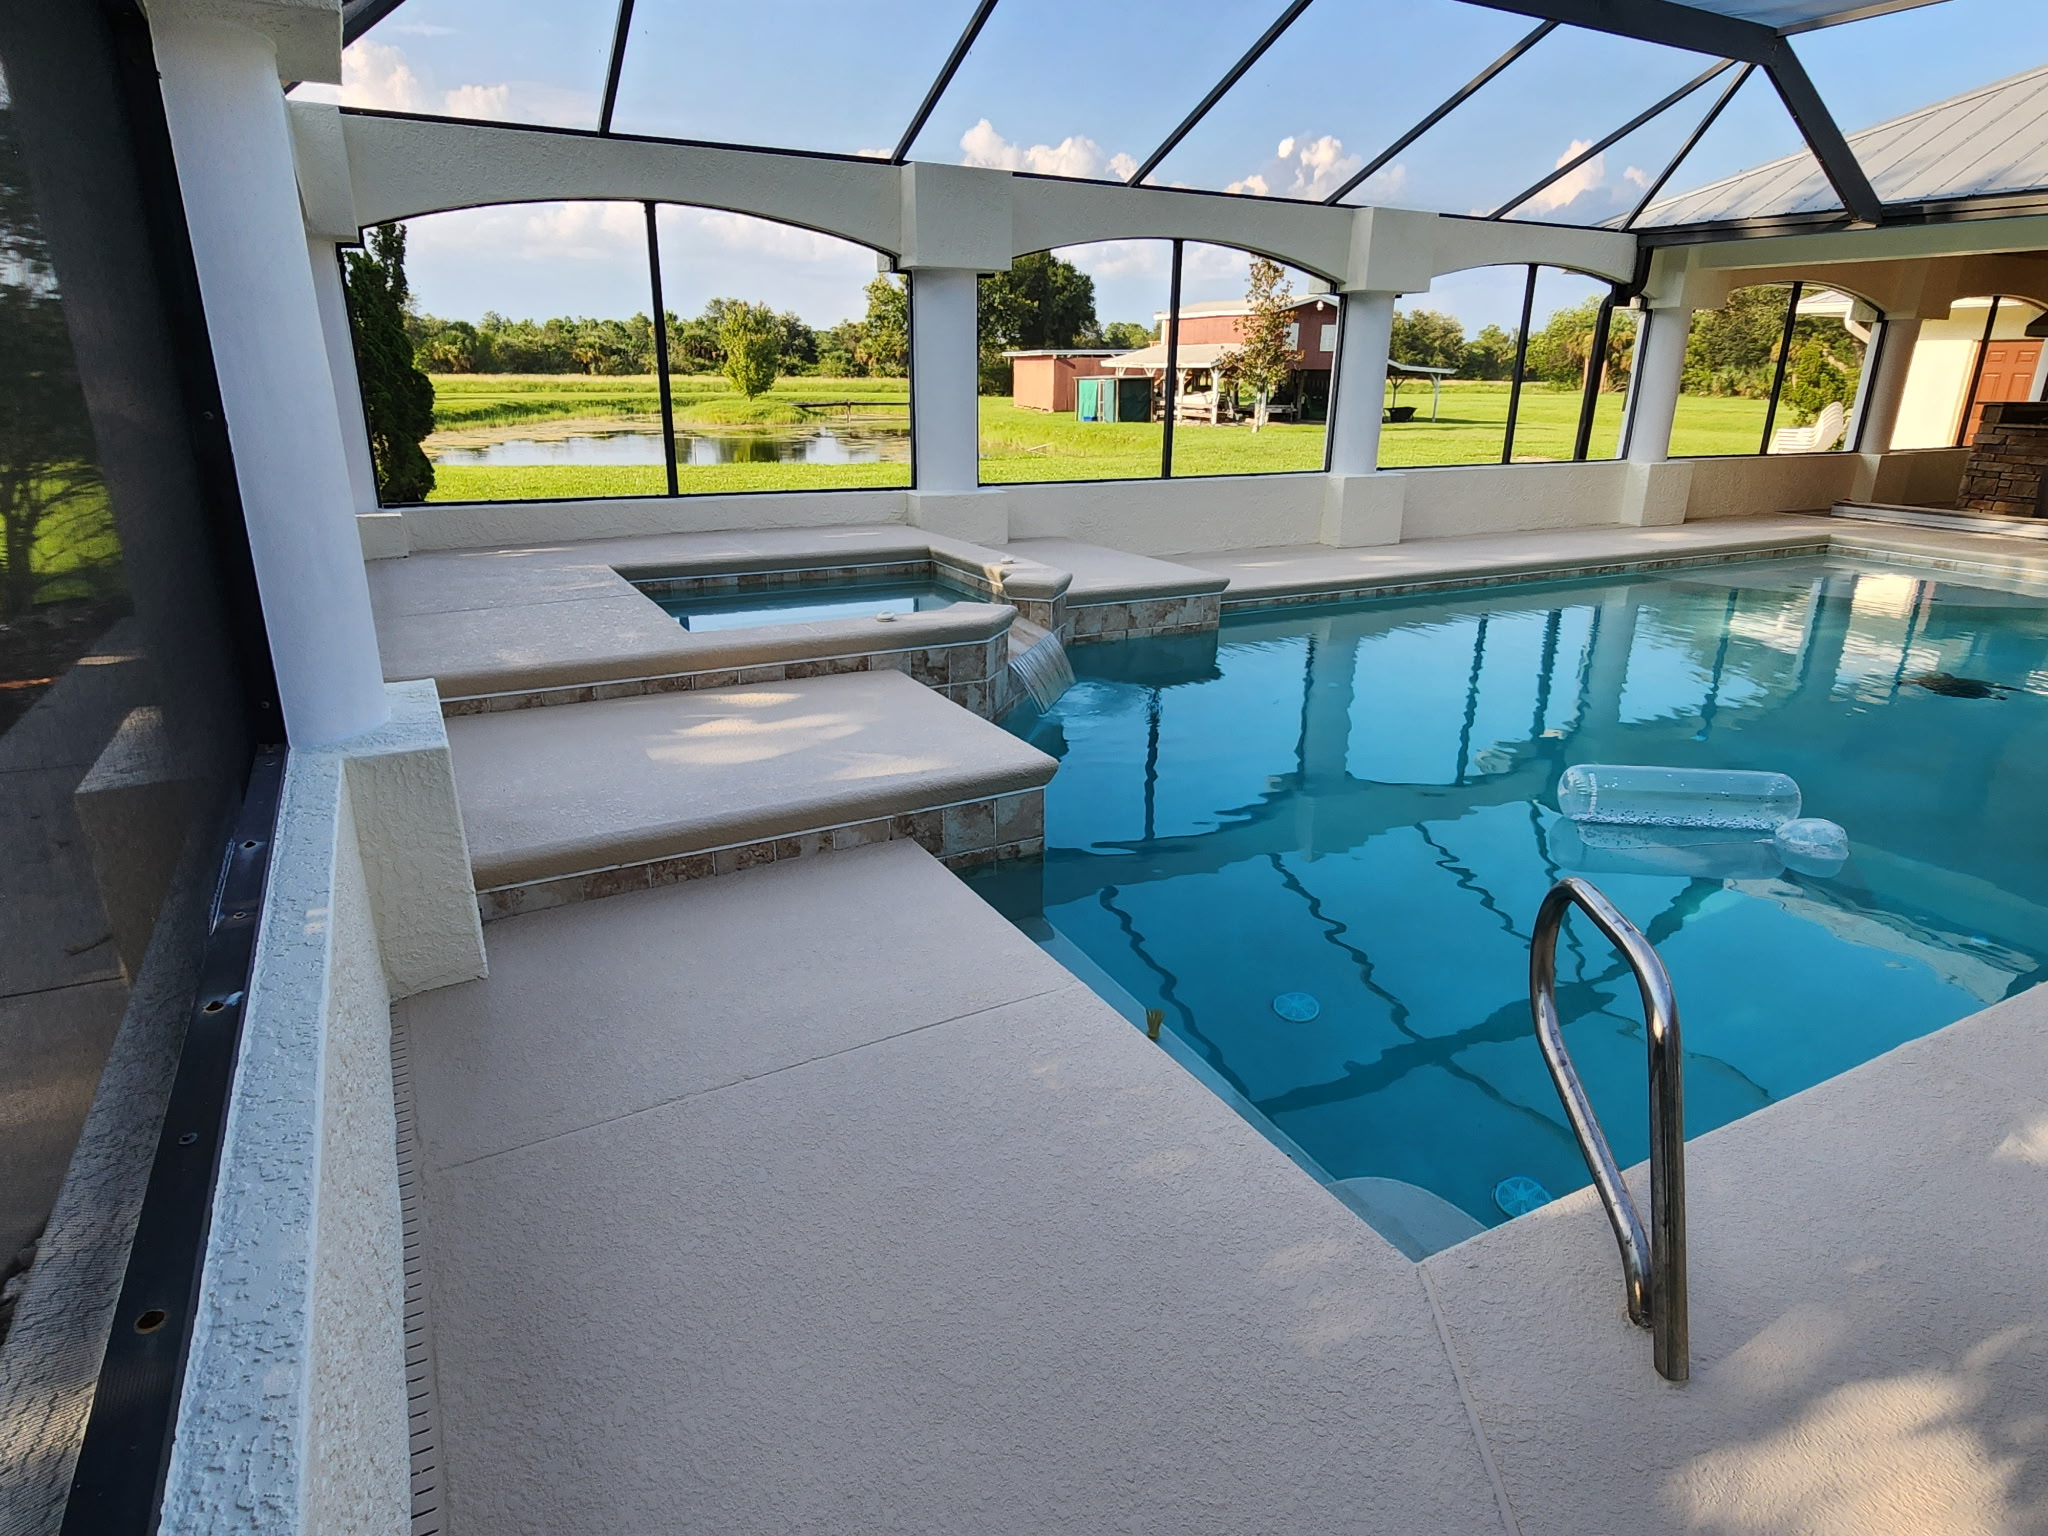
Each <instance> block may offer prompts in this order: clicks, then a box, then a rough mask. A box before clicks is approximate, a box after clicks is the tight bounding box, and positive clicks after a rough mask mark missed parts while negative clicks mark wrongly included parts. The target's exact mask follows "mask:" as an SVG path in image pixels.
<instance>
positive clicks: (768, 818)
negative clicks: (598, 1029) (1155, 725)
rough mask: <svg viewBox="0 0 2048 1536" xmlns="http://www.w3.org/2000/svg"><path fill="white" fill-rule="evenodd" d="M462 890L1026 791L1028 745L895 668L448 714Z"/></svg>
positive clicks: (1048, 768)
mask: <svg viewBox="0 0 2048 1536" xmlns="http://www.w3.org/2000/svg"><path fill="white" fill-rule="evenodd" d="M448 744H449V748H450V750H451V751H452V752H453V753H454V758H455V776H456V783H457V786H458V789H459V792H460V794H461V797H462V814H463V822H464V825H465V827H466V828H467V830H468V833H469V847H470V858H471V863H472V866H473V867H474V869H475V872H476V881H477V886H478V888H479V889H485V888H488V887H492V886H502V885H511V884H515V883H521V882H525V881H535V880H547V879H552V878H555V877H558V876H563V875H571V874H579V873H584V872H587V871H592V870H602V869H606V868H609V867H612V866H616V865H622V864H633V863H638V862H642V861H646V860H650V859H662V858H668V857H672V856H675V855H680V854H691V853H698V852H701V851H703V850H706V849H713V848H723V847H729V846H732V845H734V844H739V843H746V842H752V841H757V840H760V839H764V838H776V837H782V836H788V835H793V834H796V833H802V832H812V831H816V830H817V829H820V828H826V827H834V826H842V825H850V824H855V823H861V822H869V821H873V820H876V819H878V818H886V817H893V816H897V815H905V814H909V813H911V812H917V811H925V810H929V809H931V808H933V807H941V806H949V805H954V804H957V803H959V802H963V801H972V800H985V799H989V798H992V797H995V796H999V795H1009V794H1015V793H1018V792H1020V791H1024V790H1034V789H1039V788H1042V787H1043V786H1044V785H1045V783H1046V782H1047V781H1048V780H1050V779H1051V778H1052V775H1053V770H1054V768H1055V767H1056V766H1057V765H1056V764H1055V763H1054V761H1053V760H1052V759H1051V758H1050V757H1047V756H1046V755H1045V754H1044V753H1043V752H1040V751H1038V750H1037V749H1036V748H1035V747H1031V746H1028V745H1026V744H1025V743H1024V742H1022V741H1019V740H1018V739H1017V738H1016V737H1014V736H1012V735H1010V734H1009V733H1008V732H1007V731H1004V730H1002V729H1000V728H999V727H997V726H993V725H990V724H989V723H988V722H987V721H985V720H983V719H981V718H979V717H978V716H976V715H973V714H970V713H968V712H967V711H966V710H964V709H960V708H957V707H956V706H954V705H952V704H950V703H948V702H947V701H946V700H944V699H942V698H940V697H939V696H938V695H937V694H935V693H933V692H932V691H931V690H930V689H928V688H925V687H922V686H920V685H919V684H917V683H914V682H912V681H911V680H910V679H909V678H907V677H905V676H903V675H902V674H901V673H899V672H874V673H855V674H850V675H848V676H844V677H818V678H807V679H803V680H801V681H797V682H781V683H763V684H759V685H757V686H754V687H749V688H720V689H715V690H711V691H708V692H697V693H661V694H650V695H647V696H645V697H642V698H632V699H612V700H608V701H605V702H603V703H597V704H571V705H565V706H563V707H562V708H560V709H547V710H536V709H522V710H512V711H509V712H506V713H503V714H492V715H468V716H461V717H458V718H456V719H453V720H450V721H449V722H448Z"/></svg>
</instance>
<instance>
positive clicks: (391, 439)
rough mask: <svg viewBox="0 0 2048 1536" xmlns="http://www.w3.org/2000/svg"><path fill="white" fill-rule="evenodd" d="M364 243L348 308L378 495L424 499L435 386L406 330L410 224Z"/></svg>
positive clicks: (377, 231)
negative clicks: (426, 444) (425, 445)
mask: <svg viewBox="0 0 2048 1536" xmlns="http://www.w3.org/2000/svg"><path fill="white" fill-rule="evenodd" d="M364 246H365V248H364V249H363V250H360V251H350V252H349V253H348V308H349V316H350V318H351V319H352V320H353V322H354V328H355V337H356V377H357V379H358V381H359V382H360V384H361V386H362V392H363V416H364V418H365V420H366V421H367V423H368V426H369V430H370V458H371V459H372V461H373V462H374V463H375V464H376V467H377V494H378V496H379V497H380V498H381V499H382V500H384V501H387V502H392V501H425V500H426V499H427V492H429V491H431V490H432V489H433V488H434V466H433V463H432V461H431V460H429V459H428V458H427V456H426V454H425V453H424V452H423V451H421V448H420V443H421V442H422V441H423V440H424V439H425V438H426V436H427V434H428V433H429V432H432V431H433V430H434V385H433V381H432V380H430V379H429V378H428V377H427V376H426V375H425V374H424V373H422V372H421V371H420V368H419V365H418V364H417V363H416V362H415V361H414V360H413V351H412V338H411V337H410V336H408V335H407V334H406V331H405V305H406V300H407V297H408V290H407V288H406V283H405V227H404V226H403V225H400V224H379V225H378V226H377V227H376V228H374V229H372V230H371V231H369V238H368V239H367V240H366V241H365V242H364Z"/></svg>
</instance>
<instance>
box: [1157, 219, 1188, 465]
mask: <svg viewBox="0 0 2048 1536" xmlns="http://www.w3.org/2000/svg"><path fill="white" fill-rule="evenodd" d="M1181 252H1182V242H1181V241H1179V240H1176V241H1174V242H1173V275H1172V277H1171V279H1170V280H1169V281H1168V282H1167V285H1166V289H1167V291H1166V381H1165V383H1164V385H1163V386H1162V387H1161V389H1160V394H1161V395H1162V396H1163V397H1164V403H1163V404H1162V406H1161V408H1160V409H1161V417H1160V420H1161V424H1162V426H1163V427H1164V429H1165V430H1164V431H1162V432H1161V433H1160V435H1159V478H1160V479H1162V480H1171V479H1172V478H1173V415H1174V408H1175V407H1176V406H1177V405H1178V404H1179V403H1180V270H1181Z"/></svg>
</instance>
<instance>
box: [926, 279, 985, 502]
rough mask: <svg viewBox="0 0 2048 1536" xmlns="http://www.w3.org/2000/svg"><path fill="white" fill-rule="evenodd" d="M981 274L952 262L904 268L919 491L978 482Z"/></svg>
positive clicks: (966, 487)
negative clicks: (907, 286) (908, 271)
mask: <svg viewBox="0 0 2048 1536" xmlns="http://www.w3.org/2000/svg"><path fill="white" fill-rule="evenodd" d="M980 281H981V275H980V274H979V273H978V272H971V271H965V270H962V269H960V268H956V267H921V268H919V269H918V270H916V271H914V272H912V273H911V274H910V395H911V452H912V454H913V455H915V462H914V465H913V468H914V470H915V472H916V475H917V488H918V490H919V491H921V492H927V493H937V494H940V495H950V494H956V493H958V492H962V491H973V490H978V489H979V488H980V486H981V400H980V372H981V335H980V322H979V319H978V316H977V301H978V299H979V295H980Z"/></svg>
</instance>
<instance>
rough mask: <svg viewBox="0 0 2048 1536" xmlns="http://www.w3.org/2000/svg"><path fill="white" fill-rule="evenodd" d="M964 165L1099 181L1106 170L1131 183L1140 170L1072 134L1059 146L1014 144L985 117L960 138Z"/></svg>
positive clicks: (1129, 160)
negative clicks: (1131, 178) (1130, 180)
mask: <svg viewBox="0 0 2048 1536" xmlns="http://www.w3.org/2000/svg"><path fill="white" fill-rule="evenodd" d="M960 149H961V151H962V154H963V155H964V157H965V158H963V159H962V160H961V162H960V163H961V164H962V165H986V166H992V167H994V168H995V169H997V170H1002V171H1035V172H1037V173H1038V174H1039V175H1041V176H1075V177H1079V178H1081V179H1083V180H1089V181H1099V180H1101V179H1103V172H1104V171H1105V170H1107V171H1108V172H1109V173H1110V174H1111V175H1112V176H1114V177H1115V179H1117V180H1118V181H1125V180H1128V179H1129V178H1130V176H1131V173H1132V172H1134V171H1136V170H1137V168H1138V162H1137V161H1135V160H1133V159H1132V158H1131V157H1130V156H1129V155H1127V154H1123V153H1121V152H1119V153H1118V154H1115V155H1112V156H1108V157H1105V156H1104V155H1103V153H1102V146H1101V145H1100V144H1098V143H1096V142H1095V141H1094V140H1093V139H1089V138H1083V137H1082V136H1081V135H1080V134H1072V135H1069V136H1068V137H1067V138H1064V139H1062V140H1061V141H1060V142H1059V143H1057V144H1033V145H1030V146H1028V147H1027V146H1025V145H1022V144H1013V143H1011V142H1010V141H1009V140H1008V139H1006V138H1004V137H1003V136H1002V135H1001V134H1000V133H998V132H996V127H995V124H994V123H991V122H990V121H989V120H988V119H987V118H985V117H984V118H983V119H982V120H981V121H980V122H978V123H976V124H975V125H974V126H973V127H972V128H970V129H968V130H967V131H966V132H965V133H963V134H962V135H960Z"/></svg>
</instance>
